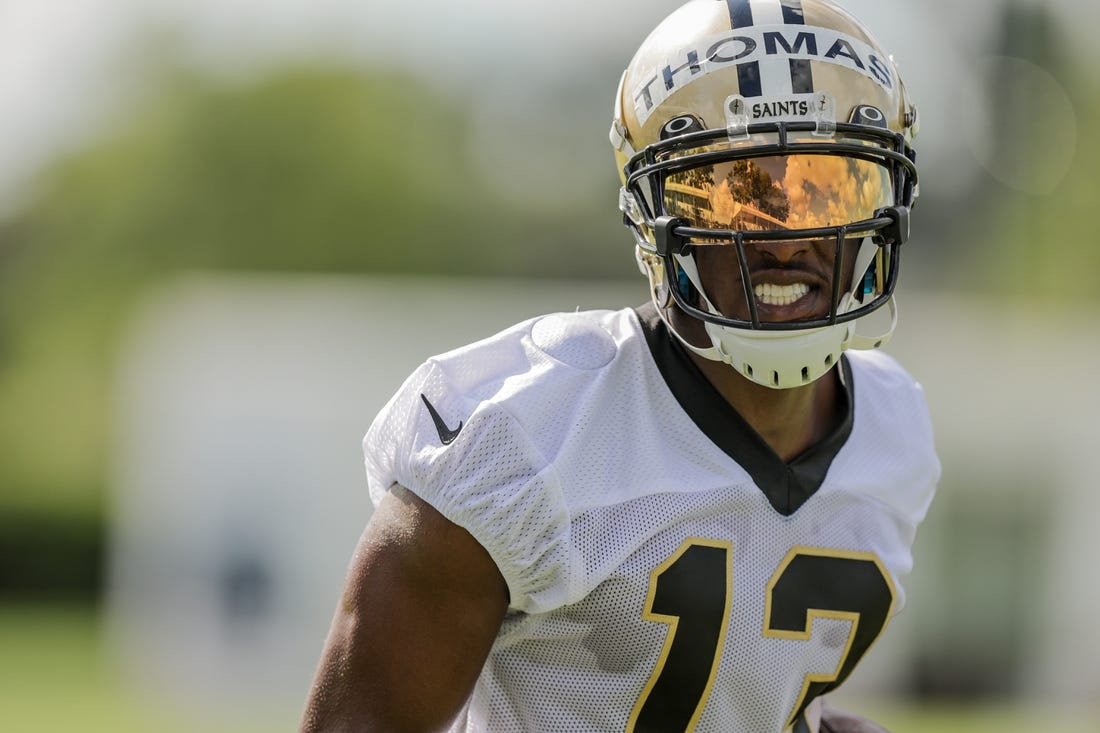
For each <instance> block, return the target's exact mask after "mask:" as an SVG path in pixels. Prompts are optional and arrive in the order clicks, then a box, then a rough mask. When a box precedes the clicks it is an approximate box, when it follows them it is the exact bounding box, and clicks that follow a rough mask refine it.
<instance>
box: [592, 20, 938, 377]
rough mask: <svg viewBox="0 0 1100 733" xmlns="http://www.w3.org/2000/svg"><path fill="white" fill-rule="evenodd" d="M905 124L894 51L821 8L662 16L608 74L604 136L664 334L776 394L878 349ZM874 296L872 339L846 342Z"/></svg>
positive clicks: (912, 187) (913, 183)
mask: <svg viewBox="0 0 1100 733" xmlns="http://www.w3.org/2000/svg"><path fill="white" fill-rule="evenodd" d="M917 124H918V121H917V111H916V107H915V106H914V105H913V103H912V102H911V101H910V99H909V96H908V94H907V93H906V90H905V86H904V85H903V83H902V81H901V79H900V77H899V76H898V71H897V68H896V67H895V65H894V62H893V60H892V58H891V57H890V56H889V55H888V54H887V53H886V52H885V51H883V50H882V48H881V46H880V45H879V44H878V42H877V41H875V40H874V38H873V37H872V36H871V34H870V32H869V31H868V30H867V29H866V28H865V27H864V26H863V25H862V24H861V23H860V22H859V21H858V20H856V19H855V18H854V17H852V16H851V15H850V14H849V13H847V12H846V11H845V10H843V9H842V8H841V7H839V6H838V5H836V4H835V3H833V2H831V1H830V0H692V1H691V2H688V3H687V4H686V5H683V6H682V7H680V8H679V9H678V10H676V11H674V12H673V13H672V14H671V15H670V16H668V17H667V18H666V19H665V20H664V21H662V22H661V23H660V24H659V25H658V26H657V28H656V29H655V30H654V31H653V32H652V33H651V34H650V35H649V37H648V38H646V40H645V41H644V42H643V43H642V45H641V47H640V48H639V49H638V51H637V53H636V54H635V56H634V58H633V60H632V61H631V62H630V64H629V66H628V67H627V69H626V71H625V72H624V73H623V75H622V80H621V82H620V84H619V91H618V94H617V95H616V99H615V112H614V121H613V123H612V126H611V143H612V145H613V146H614V148H615V156H616V162H617V163H618V166H619V172H620V177H621V181H622V188H621V190H620V192H619V208H620V209H621V210H622V212H623V220H624V223H625V224H626V226H627V227H628V228H629V229H630V230H631V231H632V232H633V234H634V239H635V244H636V249H635V251H636V255H637V259H638V263H639V267H640V269H641V270H642V273H643V274H645V275H647V276H648V277H649V281H650V290H651V293H652V297H653V300H654V302H655V304H656V305H657V309H658V311H659V312H660V313H661V314H662V318H664V319H665V322H666V323H668V325H669V328H670V329H671V330H672V332H673V333H674V334H676V336H677V337H678V338H679V339H680V340H681V341H682V342H683V343H684V344H685V345H686V346H687V348H689V349H691V350H692V351H694V352H696V353H698V354H700V355H702V356H704V357H706V358H708V359H714V360H718V361H723V362H726V363H728V364H730V365H731V366H733V367H734V368H735V369H737V370H738V371H739V372H740V373H741V374H743V375H744V376H745V377H747V378H749V379H751V380H752V381H754V382H757V383H759V384H763V385H766V386H768V387H774V388H789V387H796V386H800V385H803V384H808V383H810V382H812V381H813V380H815V379H818V378H819V377H821V376H822V375H823V374H825V373H826V372H828V371H829V369H831V368H832V366H833V365H834V364H836V362H837V361H838V359H839V358H840V354H841V353H842V352H843V351H844V350H845V349H847V348H875V347H878V346H881V345H882V344H883V343H885V342H886V340H887V339H888V338H889V337H890V335H891V334H892V332H893V329H894V326H895V325H896V322H897V309H896V306H895V304H894V300H893V292H894V286H895V284H896V282H897V277H898V264H899V254H900V248H901V245H902V244H903V243H904V242H905V240H906V239H907V237H908V229H909V211H910V209H911V207H912V206H913V204H914V202H915V200H916V197H917V194H918V186H917V170H916V166H915V161H916V155H915V153H914V151H913V149H912V146H911V143H912V140H913V138H914V137H915V136H916V133H917ZM884 305H885V306H887V310H886V311H883V312H884V313H887V314H888V316H887V317H884V318H876V319H875V320H876V321H879V320H882V321H885V323H883V324H880V326H881V330H882V332H881V333H879V334H877V335H874V336H865V335H860V334H857V333H856V325H857V322H858V321H859V320H860V319H863V318H864V317H865V316H867V315H868V314H870V313H871V312H872V311H875V310H877V309H879V308H881V307H882V306H884ZM673 307H678V308H679V309H680V310H681V311H682V312H683V313H684V314H686V315H687V316H688V317H690V318H692V319H697V320H698V321H699V322H701V323H702V326H703V329H702V330H700V329H698V328H692V329H683V328H678V327H677V326H676V325H675V323H674V321H679V322H680V323H681V324H684V323H686V324H689V325H690V324H691V323H692V321H690V320H685V319H683V318H681V317H679V316H677V317H676V318H670V314H669V309H670V308H673ZM865 323H866V322H865ZM685 330H693V331H694V332H695V335H694V336H693V335H691V334H689V333H686V332H685ZM704 331H705V334H706V336H705V337H704V336H703V335H702V334H703V332H704ZM708 342H709V343H708Z"/></svg>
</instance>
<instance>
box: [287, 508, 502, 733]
mask: <svg viewBox="0 0 1100 733" xmlns="http://www.w3.org/2000/svg"><path fill="white" fill-rule="evenodd" d="M507 607H508V589H507V586H506V585H505V583H504V578H503V577H502V576H501V574H500V571H499V570H498V569H497V566H496V565H495V563H494V562H493V560H492V559H491V558H490V557H489V554H488V553H487V552H486V551H485V549H484V548H483V547H482V546H481V545H480V544H478V542H477V541H476V540H475V539H474V538H473V537H472V536H471V535H470V534H469V533H468V532H467V531H466V530H464V529H462V528H461V527H458V526H457V525H455V524H453V523H451V522H450V521H448V520H447V519H445V518H444V517H443V516H442V515H441V514H440V513H439V512H437V511H436V510H435V509H433V508H432V507H431V506H429V505H428V504H427V503H425V502H424V501H423V500H422V499H420V498H419V497H417V496H416V495H414V494H413V493H412V492H410V491H408V490H406V489H403V488H401V487H400V486H394V487H393V490H392V491H391V492H390V493H388V494H387V495H386V497H385V498H384V499H383V500H382V502H381V503H380V504H379V506H378V508H377V509H376V510H375V512H374V515H373V516H372V517H371V519H370V522H369V523H368V524H367V527H366V529H365V530H364V532H363V536H362V537H361V538H360V539H359V544H358V546H357V547H356V550H355V555H354V557H353V558H352V562H351V567H350V569H349V571H348V577H347V581H346V584H345V587H344V592H343V596H342V598H341V601H340V605H339V607H338V608H337V609H336V615H335V617H334V618H333V621H332V628H331V629H330V630H329V634H328V638H327V639H326V641H325V647H324V651H323V653H322V655H321V661H320V664H319V665H318V669H317V673H316V677H315V678H314V681H313V686H312V688H311V690H310V693H309V699H308V701H307V704H306V710H305V715H304V717H303V720H302V726H301V729H300V730H301V733H322V732H323V733H335V732H336V731H371V732H372V733H375V732H377V733H399V732H401V731H416V732H417V733H426V732H427V731H437V730H445V729H446V727H447V725H448V724H449V723H450V722H451V720H452V719H453V718H454V717H455V715H456V714H457V713H458V712H459V711H460V710H461V709H462V707H463V705H464V704H465V703H466V700H467V698H468V697H469V695H470V692H471V691H472V690H473V687H474V683H475V682H476V680H477V677H478V675H479V674H480V672H481V668H482V666H483V665H484V663H485V659H486V656H487V655H488V653H489V648H490V647H491V645H492V643H493V640H494V638H495V637H496V633H497V631H498V630H499V628H500V624H501V621H502V620H503V618H504V613H505V611H506V609H507Z"/></svg>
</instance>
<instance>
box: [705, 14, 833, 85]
mask: <svg viewBox="0 0 1100 733" xmlns="http://www.w3.org/2000/svg"><path fill="white" fill-rule="evenodd" d="M754 2H755V3H757V4H762V3H767V4H769V5H772V4H775V5H778V6H779V8H780V10H781V12H782V18H783V22H784V23H786V24H788V25H805V24H806V18H805V15H804V13H803V10H802V0H726V7H727V8H728V9H729V14H730V27H731V28H734V29H737V28H747V27H749V26H751V25H753V23H754V18H753V4H754ZM768 11H773V9H772V8H768ZM765 12H766V14H767V11H765ZM771 15H772V16H773V17H774V12H772V13H771ZM777 20H778V18H777ZM788 64H789V67H790V75H791V76H790V79H791V92H792V93H794V94H809V93H810V92H812V91H813V90H814V77H813V71H812V69H811V67H810V61H809V59H790V60H789V61H788ZM737 82H738V86H739V88H740V91H741V96H743V97H759V96H762V95H763V94H764V91H765V90H764V89H763V86H764V84H763V75H762V74H761V69H760V62H759V61H750V62H746V63H743V64H738V65H737ZM775 91H779V90H775ZM772 93H775V92H772Z"/></svg>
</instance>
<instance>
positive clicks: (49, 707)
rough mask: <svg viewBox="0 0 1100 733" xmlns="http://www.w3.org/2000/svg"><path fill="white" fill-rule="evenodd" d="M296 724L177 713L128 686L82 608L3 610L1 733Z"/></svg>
mask: <svg viewBox="0 0 1100 733" xmlns="http://www.w3.org/2000/svg"><path fill="white" fill-rule="evenodd" d="M296 727H297V721H296V720H278V719H272V716H270V715H267V716H265V715H264V714H263V713H262V712H261V713H259V714H258V715H257V716H256V717H255V719H249V720H243V719H240V718H239V717H235V718H232V719H230V718H226V717H224V716H216V715H213V714H211V713H209V712H204V711H201V710H186V711H185V710H182V709H179V708H177V707H175V706H172V705H170V704H169V703H168V701H166V700H163V699H152V698H150V696H149V695H148V693H146V692H144V691H138V690H135V689H131V688H129V686H128V684H127V682H126V680H125V679H124V678H123V676H122V675H120V674H119V673H118V670H117V669H116V668H115V667H114V665H113V664H112V662H111V655H110V653H109V650H108V649H107V648H106V645H105V644H104V642H103V639H102V638H101V628H100V621H99V616H98V614H96V613H95V612H94V611H93V610H91V609H89V608H88V607H87V606H75V607H70V606H10V605H0V730H4V731H13V732H14V731H20V732H22V731H36V732H37V733H62V732H64V733H131V732H132V733H138V732H139V731H141V732H142V733H146V732H147V731H158V733H195V731H204V733H223V732H224V733H231V732H232V733H254V732H255V733H259V732H260V731H276V730H287V731H289V730H294V729H296Z"/></svg>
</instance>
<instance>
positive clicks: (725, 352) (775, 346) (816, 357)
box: [700, 322, 855, 389]
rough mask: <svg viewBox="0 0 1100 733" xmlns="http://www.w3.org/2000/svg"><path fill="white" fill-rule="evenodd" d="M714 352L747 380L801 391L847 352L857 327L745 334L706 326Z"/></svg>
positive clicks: (721, 327)
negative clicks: (799, 388) (802, 387)
mask: <svg viewBox="0 0 1100 733" xmlns="http://www.w3.org/2000/svg"><path fill="white" fill-rule="evenodd" d="M704 325H705V327H706V330H707V335H708V336H710V340H711V343H712V344H714V347H713V349H707V351H710V352H712V354H713V356H711V355H710V354H704V353H702V352H700V355H702V356H706V357H708V358H712V359H716V360H718V361H723V362H725V363H726V364H729V365H730V366H731V367H733V368H734V369H736V370H737V371H738V372H740V373H741V374H742V375H743V376H744V377H746V378H747V379H751V380H752V381H753V382H756V383H757V384H762V385H764V386H765V387H772V388H773V389H790V388H791V387H801V386H802V385H805V384H809V383H810V382H813V381H814V380H815V379H818V378H820V377H821V376H823V375H824V374H825V373H826V372H828V371H829V370H830V369H831V368H832V367H833V366H834V365H835V364H836V362H837V361H838V360H839V359H840V355H841V353H842V352H843V351H844V350H845V349H846V348H848V346H849V345H850V343H851V340H852V335H853V334H854V332H855V324H854V323H852V322H849V323H838V324H836V325H833V326H825V327H824V328H815V329H812V330H809V331H746V330H744V329H734V328H729V327H727V326H720V325H718V324H716V323H706V324H704Z"/></svg>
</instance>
